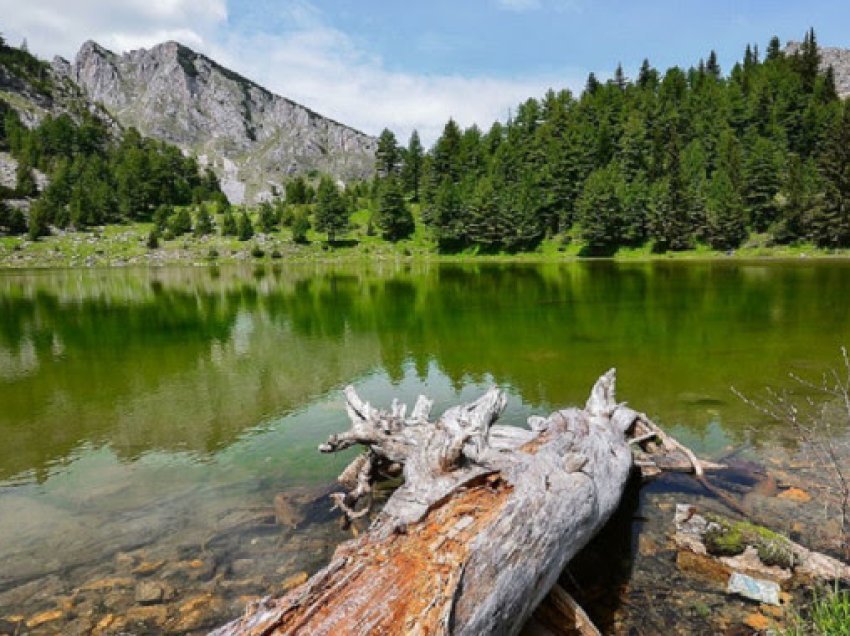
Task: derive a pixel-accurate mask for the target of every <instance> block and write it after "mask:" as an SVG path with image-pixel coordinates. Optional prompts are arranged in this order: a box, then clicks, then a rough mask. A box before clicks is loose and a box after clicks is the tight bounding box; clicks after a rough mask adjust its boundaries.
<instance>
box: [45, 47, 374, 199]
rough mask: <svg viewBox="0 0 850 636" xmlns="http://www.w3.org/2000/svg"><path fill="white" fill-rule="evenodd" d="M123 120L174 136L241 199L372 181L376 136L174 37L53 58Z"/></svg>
mask: <svg viewBox="0 0 850 636" xmlns="http://www.w3.org/2000/svg"><path fill="white" fill-rule="evenodd" d="M53 68H54V70H55V71H56V72H57V73H59V74H64V75H66V76H68V77H70V78H71V79H73V80H74V81H75V82H76V83H77V84H78V85H79V86H81V87H82V88H83V89H84V90H85V91H86V92H87V93H88V95H89V97H90V98H91V99H92V100H94V101H96V102H100V103H102V104H103V105H104V106H105V107H106V108H107V110H108V111H109V112H111V113H112V114H113V115H114V116H115V117H116V118H117V119H118V121H120V122H121V124H122V125H124V126H135V127H136V128H138V129H139V130H140V131H141V132H142V133H143V134H145V135H148V136H151V137H154V138H157V139H162V140H164V141H168V142H170V143H172V144H175V145H177V146H179V147H181V148H183V149H185V150H186V151H189V152H194V153H196V154H197V155H198V157H199V159H200V162H201V163H202V164H207V165H210V166H212V167H213V169H214V170H215V171H216V173H217V174H218V175H219V177H220V178H221V182H222V189H223V190H224V191H225V193H226V194H227V195H228V197H229V198H230V200H231V201H232V202H234V203H241V202H243V201H244V202H254V201H256V200H258V199H262V198H264V197H265V196H267V195H268V193H269V192H271V191H272V190H273V188H274V187H275V186H278V187H279V186H280V185H281V184H282V183H283V182H284V181H286V179H287V178H288V177H290V176H292V175H295V174H304V173H309V172H311V171H314V170H316V171H321V172H327V173H330V174H333V175H335V176H336V177H338V178H340V179H342V180H348V179H354V178H363V177H368V176H369V175H370V174H371V172H372V169H373V165H374V152H375V146H376V141H375V139H374V138H372V137H370V136H368V135H365V134H363V133H361V132H359V131H357V130H354V129H353V128H350V127H348V126H345V125H342V124H340V123H337V122H335V121H333V120H330V119H328V118H326V117H322V116H321V115H318V114H317V113H315V112H313V111H311V110H309V109H308V108H305V107H304V106H301V105H299V104H296V103H295V102H292V101H290V100H288V99H286V98H283V97H280V96H278V95H274V94H272V93H270V92H269V91H267V90H266V89H264V88H262V87H261V86H258V85H257V84H255V83H253V82H251V81H249V80H247V79H245V78H244V77H241V76H239V75H237V74H236V73H234V72H232V71H229V70H228V69H225V68H223V67H221V66H219V65H218V64H216V63H215V62H214V61H213V60H211V59H209V58H207V57H205V56H203V55H200V54H198V53H195V52H194V51H192V50H190V49H188V48H186V47H185V46H182V45H181V44H178V43H177V42H166V43H164V44H160V45H157V46H155V47H153V48H152V49H150V50H145V49H140V50H138V51H132V52H130V53H125V54H124V55H120V56H119V55H116V54H114V53H112V52H111V51H108V50H106V49H104V48H103V47H101V46H99V45H98V44H96V43H94V42H86V43H85V44H84V45H83V47H82V48H81V49H80V52H79V53H78V54H77V57H76V60H75V61H74V62H73V63H69V62H66V61H65V60H62V59H61V58H57V59H56V60H54V64H53Z"/></svg>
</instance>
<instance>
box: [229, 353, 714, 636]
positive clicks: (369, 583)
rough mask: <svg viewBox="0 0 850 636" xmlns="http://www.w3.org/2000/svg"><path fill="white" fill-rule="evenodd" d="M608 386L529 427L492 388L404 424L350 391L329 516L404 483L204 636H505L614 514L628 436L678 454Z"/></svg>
mask: <svg viewBox="0 0 850 636" xmlns="http://www.w3.org/2000/svg"><path fill="white" fill-rule="evenodd" d="M615 382H616V376H615V372H614V371H613V370H611V371H609V372H608V373H606V374H605V375H603V376H602V377H601V378H600V379H599V380H598V381H597V382H596V384H595V386H594V387H593V389H592V391H591V394H590V398H589V399H588V401H587V404H586V405H585V407H584V408H583V409H577V408H572V409H566V410H562V411H557V412H555V413H553V414H552V415H550V416H549V417H548V418H542V417H532V418H530V419H529V422H528V423H529V429H523V428H518V427H513V426H501V425H496V424H495V421H496V420H497V418H498V417H499V415H500V414H501V413H502V411H503V410H504V408H505V405H506V398H505V395H504V393H503V392H502V391H500V390H498V389H495V388H493V389H491V390H490V391H488V392H487V393H486V394H485V395H484V396H482V397H481V398H479V399H478V400H476V401H475V402H472V403H471V404H467V405H464V406H457V407H453V408H451V409H449V410H448V411H446V413H444V414H443V416H442V417H441V418H440V419H438V420H437V421H435V422H430V421H429V420H428V416H429V413H430V410H431V405H432V404H431V402H430V401H429V400H427V399H425V398H424V397H420V398H419V400H418V401H417V403H416V406H415V407H414V409H413V412H412V413H411V415H410V417H407V416H406V408H405V407H404V406H403V405H399V404H398V403H396V402H394V403H393V405H392V408H391V410H390V411H380V410H377V409H375V408H373V407H372V406H371V405H369V404H368V403H365V402H363V401H362V400H361V399H360V397H359V396H358V395H357V394H356V392H355V391H354V389H353V388H351V387H348V388H347V389H346V390H345V395H346V400H347V410H348V415H349V417H350V418H351V428H350V430H348V431H347V432H345V433H341V434H339V435H333V436H331V437H330V439H329V440H328V441H327V443H325V444H323V445H322V446H321V447H320V450H321V451H322V452H335V451H339V450H343V449H345V448H349V447H351V446H353V445H356V444H361V445H363V446H365V447H366V449H367V450H366V452H365V453H364V454H363V455H361V456H359V457H358V458H357V459H355V461H354V462H352V464H351V465H350V466H349V467H348V468H347V469H346V470H345V471H344V472H343V474H342V475H341V476H340V481H341V482H342V483H343V484H344V485H345V486H346V487H347V488H348V489H349V492H348V494H346V495H342V494H338V495H336V503H337V505H338V507H340V508H341V509H342V510H343V511H344V513H345V514H346V516H347V517H348V518H349V519H354V518H357V517H360V516H363V515H365V514H366V513H367V512H368V505H367V506H366V507H364V503H365V502H367V501H368V500H370V499H371V489H372V486H373V484H374V483H376V482H377V481H380V480H382V479H385V478H386V477H388V476H393V475H398V474H399V473H400V472H403V476H404V483H403V485H402V486H400V487H399V488H398V489H397V490H396V491H395V492H394V494H393V495H392V496H391V497H390V499H389V500H388V501H387V503H386V505H385V507H384V509H383V510H382V511H381V512H380V513H379V514H378V515H377V516H376V518H375V519H374V521H373V522H372V524H371V526H370V528H369V530H368V532H366V533H364V534H362V535H360V536H359V537H358V538H356V539H353V540H351V541H348V542H346V543H344V544H342V545H341V546H340V547H339V548H338V549H337V551H336V553H335V555H334V557H333V559H332V561H331V562H330V564H329V565H328V566H327V567H325V568H324V569H323V570H321V571H320V572H318V573H317V574H315V575H314V576H313V577H312V578H311V579H310V580H309V581H307V582H306V583H305V584H304V585H303V586H301V587H299V588H297V589H295V590H293V591H292V592H290V593H289V594H287V595H286V596H284V597H283V598H280V599H277V600H271V599H265V600H263V601H261V602H259V603H257V604H254V605H253V606H250V607H249V608H248V609H247V610H246V614H245V616H244V617H243V618H241V619H239V620H236V621H234V622H233V623H230V624H228V625H226V626H224V627H222V628H220V629H219V630H217V631H216V632H214V634H217V635H218V636H226V635H230V634H247V635H256V636H259V635H261V634H262V635H266V634H309V635H311V636H320V635H323V634H327V635H334V636H337V635H341V634H362V635H366V634H469V635H470V636H480V635H482V634H516V633H517V632H519V630H520V629H521V628H522V626H523V625H524V624H525V623H526V621H527V619H528V618H529V617H530V616H531V614H532V612H533V611H534V610H535V608H536V607H537V606H538V604H539V603H540V601H541V600H542V599H543V598H544V597H545V596H546V595H547V593H549V591H550V590H551V589H552V588H553V586H554V585H555V583H556V582H557V579H558V577H559V575H560V574H561V572H562V571H563V569H564V567H565V566H566V565H567V563H568V562H569V561H570V559H572V557H573V556H574V555H575V554H576V553H577V552H578V551H579V550H581V549H582V548H583V547H584V546H585V545H586V544H587V543H588V541H589V540H590V539H591V538H592V537H593V536H594V535H595V534H596V533H597V532H598V531H599V530H600V529H601V528H602V526H603V525H604V524H605V522H606V521H607V520H608V518H609V517H610V516H611V514H612V513H613V512H614V511H615V509H616V508H617V506H618V504H619V501H620V497H621V495H622V493H623V490H624V488H625V485H626V481H627V479H628V477H629V474H630V471H631V470H632V467H633V460H632V452H631V448H630V442H629V437H628V433H629V432H630V431H632V430H633V429H635V430H636V431H637V434H638V435H639V437H638V439H635V440H633V442H634V443H640V444H644V446H646V445H649V446H651V447H653V448H650V450H653V449H654V448H659V449H660V450H663V451H673V452H674V454H675V452H679V454H680V455H681V448H682V447H681V446H680V445H678V444H677V443H675V440H672V438H668V437H667V436H664V435H663V433H662V432H660V430H659V429H657V427H655V426H654V425H653V424H652V423H651V422H649V420H648V419H647V418H646V417H645V416H644V415H642V414H640V413H638V412H636V411H634V410H632V409H631V408H629V407H627V406H625V405H624V404H618V403H617V402H616V399H615ZM653 429H654V432H653ZM656 440H657V441H658V442H659V443H660V446H655V441H656ZM688 452H689V451H688ZM648 457H649V456H648V455H642V460H641V466H642V469H645V470H648V471H649V472H650V474H651V472H652V469H653V468H654V466H653V465H652V461H650V460H649V458H648ZM691 457H692V455H691ZM686 461H690V459H688V460H686ZM692 461H693V468H694V469H695V470H696V472H698V473H700V474H701V470H702V467H701V466H700V463H699V462H698V461H697V460H696V459H693V460H692Z"/></svg>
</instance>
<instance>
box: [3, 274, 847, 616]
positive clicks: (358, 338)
mask: <svg viewBox="0 0 850 636" xmlns="http://www.w3.org/2000/svg"><path fill="white" fill-rule="evenodd" d="M848 310H850V268H848V265H846V264H844V263H823V262H819V263H805V264H803V263H768V264H706V263H670V264H667V263H650V264H634V265H617V264H612V263H575V264H568V265H541V266H536V265H471V266H466V265H463V266H461V265H428V264H421V265H413V266H410V265H379V266H374V265H373V266H362V267H349V268H341V267H331V268H318V267H299V268H293V269H281V268H276V269H268V270H265V269H263V270H250V269H248V270H246V269H239V268H223V269H221V270H207V269H190V268H172V269H164V270H115V271H104V270H100V271H76V270H73V271H52V272H7V273H3V274H2V275H0V439H2V442H3V443H2V444H0V562H2V563H3V564H4V567H3V569H2V571H0V609H3V606H4V605H6V606H7V608H8V606H10V604H15V605H17V604H24V605H26V606H27V607H31V608H33V609H38V608H40V607H41V606H42V605H44V604H45V603H47V601H46V600H44V599H42V601H43V602H42V601H38V600H37V599H36V600H32V599H31V598H30V597H25V596H21V594H24V593H23V592H21V590H23V589H25V587H26V582H27V581H30V580H31V581H34V582H37V586H38V588H39V589H41V590H45V589H48V588H49V589H51V590H54V588H55V590H54V593H55V594H61V593H63V591H64V592H67V589H66V588H68V589H75V588H76V586H79V585H80V584H81V583H82V582H84V581H86V580H89V579H91V578H93V577H94V576H96V575H100V576H103V575H104V573H113V572H112V570H114V569H115V567H116V566H115V565H114V559H115V555H116V554H120V553H122V552H127V551H134V550H140V549H141V550H144V551H145V553H146V554H147V555H148V557H150V555H151V554H154V555H156V554H159V555H161V557H162V558H163V559H165V560H173V559H185V558H188V557H185V554H188V553H191V554H197V555H199V556H198V557H197V558H198V560H204V562H205V563H208V564H209V563H211V564H212V565H210V566H209V567H210V568H212V569H211V570H210V576H212V574H211V573H212V572H217V573H219V574H222V573H227V572H231V570H233V568H234V567H235V566H234V565H233V564H234V563H235V561H238V560H239V559H243V560H244V559H248V560H250V559H252V558H254V557H253V556H251V555H252V554H253V552H252V550H255V549H256V550H259V549H260V547H262V546H265V545H266V543H265V541H266V539H267V538H268V537H266V536H265V535H262V536H258V537H253V538H252V539H251V541H254V540H255V539H256V541H257V542H258V543H257V544H256V545H257V546H260V547H256V548H255V547H251V546H254V543H250V546H248V547H246V545H247V544H246V541H245V537H244V536H242V535H241V534H240V532H242V531H240V530H238V528H240V527H242V526H239V524H238V523H237V524H236V525H235V526H233V527H235V528H237V530H232V528H231V525H229V524H232V523H233V519H234V518H236V519H237V520H238V519H241V517H240V515H250V514H255V515H256V514H260V516H261V518H262V515H268V514H269V510H270V506H271V502H272V500H273V499H274V497H275V494H276V493H278V492H281V491H286V490H288V489H292V488H303V487H310V486H312V485H317V484H327V483H329V482H330V481H331V480H332V479H333V477H334V476H335V475H336V474H337V472H338V471H339V470H340V468H341V467H342V465H343V463H344V462H345V459H346V458H345V457H320V456H318V454H317V453H316V451H315V448H316V445H317V443H318V442H319V441H322V440H323V439H324V438H325V436H326V435H328V434H329V433H331V432H334V431H337V430H339V429H340V428H341V427H344V426H345V416H344V411H343V407H342V404H341V401H340V398H339V391H338V389H339V388H341V387H342V386H343V385H345V384H347V383H351V382H353V383H355V384H357V385H358V387H359V389H360V390H361V392H362V394H363V395H365V396H367V397H368V398H369V399H371V400H373V401H375V402H378V403H386V402H389V401H390V399H391V398H392V397H395V396H398V397H400V398H402V399H405V400H408V401H409V402H412V401H413V400H414V399H415V397H416V395H417V394H418V393H420V392H425V393H428V394H429V395H431V396H432V397H435V398H436V399H437V407H438V408H439V407H445V406H448V405H449V404H451V403H455V402H457V401H460V400H464V399H471V398H472V397H474V396H475V395H476V393H477V392H479V391H481V390H483V389H484V388H485V387H486V386H487V385H489V384H491V383H494V382H495V383H498V384H501V385H503V386H505V387H506V388H507V389H508V390H509V393H510V396H511V398H510V407H509V411H508V413H507V414H506V416H505V419H506V420H507V421H512V422H516V423H521V422H522V421H524V419H525V418H526V417H527V416H528V415H529V414H531V413H542V412H546V411H548V410H550V409H551V408H553V407H556V406H561V405H566V404H575V403H580V402H582V401H583V400H584V399H585V398H586V394H587V389H588V387H589V386H590V384H591V383H592V381H593V380H594V379H595V378H596V377H597V376H598V374H599V373H601V372H602V371H604V370H605V369H607V368H608V367H610V366H617V367H618V368H619V370H620V394H621V397H622V398H623V399H627V400H629V401H630V402H631V403H632V404H634V405H635V406H637V407H638V408H641V409H643V410H646V411H647V412H649V413H650V414H651V415H652V416H654V417H656V418H657V419H658V420H659V421H660V422H662V423H663V424H664V425H665V426H667V427H668V428H670V430H671V431H673V432H675V434H676V435H677V436H678V437H680V438H681V439H682V441H684V442H686V443H688V444H689V445H691V446H692V447H694V448H695V449H697V450H698V451H701V452H703V453H707V454H712V453H716V452H719V451H721V450H722V449H724V448H728V447H730V446H734V445H737V444H740V443H741V442H742V440H743V439H744V438H745V437H746V436H747V435H748V434H749V433H748V432H747V430H748V429H751V428H754V430H755V432H754V433H752V435H754V441H755V442H756V443H758V441H759V439H760V437H761V436H763V437H765V438H768V437H771V436H772V434H771V431H770V430H769V429H767V428H759V426H763V425H764V423H759V422H758V420H757V418H755V417H754V415H753V413H752V412H751V411H750V410H749V409H748V408H747V407H746V406H745V405H743V404H741V403H740V402H739V401H737V400H736V399H735V398H734V397H733V396H732V394H731V392H730V391H729V387H730V385H735V386H737V387H738V388H740V389H742V390H743V391H745V392H750V393H755V392H757V391H758V390H759V389H760V388H761V387H763V386H764V385H767V384H774V385H783V384H784V383H785V377H786V373H787V371H788V370H789V369H796V370H799V371H802V372H805V371H807V370H811V369H818V370H819V369H822V368H823V367H825V366H827V365H829V364H831V363H832V362H833V361H834V359H835V356H836V353H837V351H838V347H839V346H840V345H841V344H842V343H846V342H848V341H850V338H848V335H850V323H848V320H847V317H848ZM257 511H260V512H259V513H257ZM228 520H230V521H228ZM222 527H227V528H229V529H228V530H227V532H228V533H230V534H227V535H226V536H227V537H228V539H227V540H226V541H225V540H220V539H215V541H213V544H214V545H215V546H219V547H217V548H214V549H213V548H210V545H212V544H210V543H209V542H210V541H211V540H212V539H211V537H218V536H219V535H217V534H216V533H217V532H218V531H219V529H221V528H222ZM322 528H324V529H320V526H313V527H308V528H303V529H298V530H295V531H293V532H292V533H291V534H288V535H286V536H285V537H283V538H281V537H280V536H278V535H279V534H280V532H279V531H275V532H276V533H277V534H275V535H274V537H273V541H270V542H269V545H268V546H267V547H266V548H263V549H267V550H271V551H272V552H269V554H273V555H275V556H273V557H272V558H266V557H264V558H263V559H260V561H263V562H265V561H266V560H268V561H270V562H272V563H277V566H275V567H276V568H277V569H272V570H269V571H268V572H264V571H262V568H259V566H256V567H255V569H257V568H259V569H258V570H257V572H258V574H257V576H256V577H255V580H254V582H253V583H252V586H253V587H252V588H251V589H252V590H254V591H256V592H257V593H267V592H268V590H269V589H270V588H268V585H270V584H271V583H270V581H279V580H280V577H281V575H282V574H281V571H279V570H280V569H281V568H282V569H283V571H286V572H288V571H290V570H298V569H308V570H309V569H311V568H315V567H317V566H318V565H319V564H320V563H321V562H323V561H324V560H325V559H326V558H327V556H328V553H329V551H330V550H331V548H332V545H333V542H334V541H337V540H339V539H340V538H341V535H340V534H339V532H338V530H336V529H334V528H333V527H332V526H328V527H324V526H322ZM317 534H318V535H320V536H322V537H324V542H321V541H320V542H319V543H315V542H314V543H312V544H309V545H312V547H308V548H306V549H302V548H303V546H304V545H308V544H305V543H304V541H310V540H313V538H315V536H316V535H317ZM216 541H217V542H218V543H216ZM281 546H284V547H285V546H296V547H297V546H301V547H297V549H295V548H293V550H292V551H291V552H287V554H288V555H289V556H287V557H286V559H284V561H281V559H283V557H281V550H283V549H284V548H283V547H281ZM202 547H203V549H202ZM210 550H212V553H211V552H210ZM205 551H206V552H205ZM263 554H266V553H263ZM246 555H248V556H246ZM45 577H47V578H45ZM49 577H54V579H50V580H52V581H53V583H50V584H49V585H48V583H49V581H48V579H49ZM198 580H201V579H198ZM181 581H182V582H181V585H183V586H184V588H185V589H186V590H191V589H194V587H193V586H200V585H201V583H199V582H198V581H196V580H195V579H191V580H190V579H186V580H183V579H181ZM50 585H52V586H53V587H50ZM22 586H23V587H22ZM45 594H46V593H45ZM16 595H17V596H16ZM241 595H244V590H243V591H241V592H239V591H234V592H233V593H232V594H231V596H232V598H233V599H234V601H233V602H234V603H235V602H236V600H237V599H238V598H241ZM22 598H25V599H26V600H21V599H22ZM45 598H46V597H45ZM131 600H132V599H131ZM40 603H41V605H40ZM234 607H235V605H234ZM222 611H223V612H224V614H227V613H228V612H230V610H229V609H228V610H222ZM234 611H237V610H234Z"/></svg>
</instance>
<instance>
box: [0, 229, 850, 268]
mask: <svg viewBox="0 0 850 636" xmlns="http://www.w3.org/2000/svg"><path fill="white" fill-rule="evenodd" d="M149 231H150V227H149V226H148V224H136V225H133V226H105V227H103V228H100V229H98V230H96V231H94V232H72V233H63V234H59V235H52V236H49V237H45V238H42V239H40V240H38V241H30V240H27V239H26V238H22V237H0V270H17V269H89V268H108V269H111V268H123V267H164V266H187V267H214V266H220V265H233V264H242V265H253V266H257V265H268V264H273V265H283V264H286V265H290V264H353V263H387V262H405V263H458V264H466V263H468V264H484V263H529V264H550V263H579V262H612V263H665V262H685V261H687V262H716V263H735V262H804V261H807V260H818V261H830V260H833V261H850V249H839V250H827V249H822V248H818V247H815V246H813V245H811V244H799V245H783V246H770V247H768V246H745V247H742V248H740V249H738V250H735V251H734V252H732V253H726V252H720V251H716V250H710V249H707V248H704V247H698V248H695V249H691V250H686V251H681V252H665V253H654V252H652V251H651V248H650V247H649V246H642V247H639V248H622V249H620V250H618V251H617V252H616V253H614V254H612V255H611V256H584V255H582V254H581V248H582V246H581V245H580V244H575V243H571V244H566V245H565V244H564V243H563V242H562V240H559V239H558V238H554V239H547V240H546V241H544V242H542V243H541V244H540V245H539V246H538V247H537V249H535V250H534V251H529V252H517V253H480V252H478V251H476V250H474V249H469V250H466V251H461V252H456V253H440V252H439V251H437V248H436V246H435V245H434V244H431V243H429V242H428V241H427V240H425V239H423V238H422V237H421V236H419V237H415V238H414V239H411V240H407V241H401V242H399V243H390V242H387V241H384V240H382V239H380V238H377V237H369V236H356V237H353V238H352V239H350V240H348V241H347V242H342V243H341V244H340V245H338V246H333V247H330V246H328V245H327V244H326V243H325V242H324V241H322V240H321V239H320V238H319V237H313V239H312V241H311V242H310V243H308V244H305V245H299V244H295V243H293V242H292V240H291V239H290V238H289V237H288V236H286V234H285V233H276V234H268V235H265V234H258V235H257V236H256V237H254V238H253V239H252V240H250V241H244V242H240V241H238V240H236V239H233V238H230V237H220V236H206V237H201V238H197V237H191V236H187V237H179V238H177V239H173V240H171V241H167V242H163V244H162V245H161V246H160V247H159V248H157V249H148V248H147V246H146V245H145V241H146V237H147V233H148V232H149Z"/></svg>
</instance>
